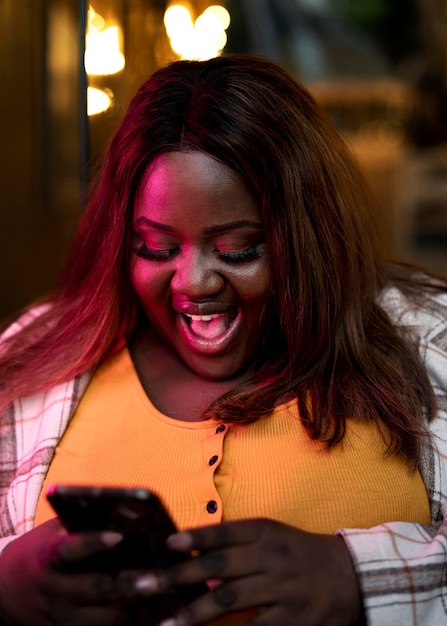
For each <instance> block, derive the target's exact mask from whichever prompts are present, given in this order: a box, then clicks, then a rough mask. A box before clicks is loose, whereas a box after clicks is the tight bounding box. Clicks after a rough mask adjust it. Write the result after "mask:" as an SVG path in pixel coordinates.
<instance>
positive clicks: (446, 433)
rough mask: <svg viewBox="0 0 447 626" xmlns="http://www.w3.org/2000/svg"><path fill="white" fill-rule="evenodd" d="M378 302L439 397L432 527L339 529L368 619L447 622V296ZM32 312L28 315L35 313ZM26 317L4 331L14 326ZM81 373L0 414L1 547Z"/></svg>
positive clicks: (35, 483)
mask: <svg viewBox="0 0 447 626" xmlns="http://www.w3.org/2000/svg"><path fill="white" fill-rule="evenodd" d="M382 305H383V307H384V308H385V309H386V310H387V311H388V313H389V314H390V315H391V317H392V318H393V320H394V321H395V323H396V324H399V325H403V326H405V327H406V328H407V329H409V330H410V331H411V333H412V336H413V337H414V340H415V341H416V342H417V343H418V345H419V350H420V354H421V356H422V359H423V361H424V363H425V366H426V368H427V372H428V375H429V377H430V380H431V383H432V386H433V389H434V391H435V393H436V396H437V399H438V414H437V418H436V419H435V420H434V422H432V423H431V424H430V429H431V432H432V433H433V445H430V446H427V447H426V448H425V449H424V451H423V459H422V463H421V467H420V469H421V473H422V476H423V479H424V482H425V485H426V488H427V491H428V494H429V498H430V503H431V511H432V526H430V527H426V526H422V525H421V524H412V523H408V522H405V523H403V522H392V523H387V524H381V525H379V526H375V527H373V528H368V529H352V528H350V529H340V530H339V531H338V532H339V534H341V535H342V536H343V538H344V540H345V542H346V544H347V546H348V549H349V550H350V553H351V556H352V558H353V561H354V565H355V568H356V572H357V577H358V580H359V584H360V588H361V591H362V594H363V601H364V606H365V609H366V615H367V623H368V624H370V625H371V626H400V625H402V626H403V625H405V626H409V625H412V626H422V625H424V626H425V625H429V624H430V625H431V624H442V623H447V514H446V513H447V510H446V502H447V295H442V296H439V297H437V298H436V299H434V300H433V306H430V308H429V309H414V308H412V307H411V306H409V305H408V303H407V301H406V300H405V299H404V298H403V296H402V295H401V294H400V293H399V292H398V291H397V290H396V289H390V290H388V291H387V292H386V293H385V295H384V296H383V299H382ZM38 314H39V312H38V311H31V313H29V314H28V316H29V315H32V316H34V315H38ZM26 321H27V319H26V317H25V318H22V319H21V320H19V322H16V323H15V324H14V325H13V326H12V327H11V328H10V329H8V331H7V333H6V334H10V333H14V332H17V330H18V329H20V327H21V326H22V325H24V324H25V323H26ZM89 380H90V374H89V373H86V374H84V375H83V376H80V377H78V378H76V379H74V380H71V381H68V382H66V383H63V384H61V385H58V386H57V387H54V388H53V389H50V390H48V391H46V392H45V393H41V394H36V395H35V396H32V397H29V398H24V399H20V400H17V401H16V402H14V404H13V405H12V406H11V408H10V409H9V410H8V411H7V412H6V413H5V414H4V415H3V416H2V417H1V422H0V425H1V428H0V551H1V549H3V548H4V547H5V546H6V545H7V544H8V543H9V542H10V541H12V540H13V539H14V538H15V537H17V536H18V535H21V534H22V533H24V532H27V531H29V530H31V529H32V528H33V524H34V515H35V511H36V506H37V501H38V498H39V495H40V491H41V488H42V483H43V480H44V478H45V475H46V473H47V470H48V467H49V464H50V463H51V459H52V457H53V454H54V450H55V447H56V446H57V444H58V442H59V441H60V439H61V437H62V435H63V433H64V432H65V429H66V427H67V424H68V422H69V420H70V418H71V416H72V415H73V413H74V411H75V409H76V406H77V404H78V402H79V399H80V398H81V396H82V394H83V392H84V390H85V388H86V386H87V384H88V382H89Z"/></svg>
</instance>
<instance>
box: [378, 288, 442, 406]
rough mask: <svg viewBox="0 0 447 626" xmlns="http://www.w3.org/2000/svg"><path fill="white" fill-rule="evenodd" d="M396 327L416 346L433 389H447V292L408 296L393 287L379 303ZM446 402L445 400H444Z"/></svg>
mask: <svg viewBox="0 0 447 626" xmlns="http://www.w3.org/2000/svg"><path fill="white" fill-rule="evenodd" d="M379 303H380V305H381V306H382V308H383V309H384V310H385V311H386V313H387V314H388V315H389V317H390V318H391V320H392V322H393V323H394V324H395V326H396V327H398V328H400V329H401V330H402V332H403V333H404V334H405V337H406V338H407V339H408V340H409V341H410V342H411V343H413V345H415V346H416V347H417V349H418V351H419V354H420V356H421V359H422V361H423V363H424V365H425V367H426V370H427V374H428V376H429V378H430V380H431V383H432V385H433V387H434V388H435V390H436V389H438V390H443V393H445V392H446V390H447V292H427V291H425V292H422V293H421V295H420V296H418V297H417V298H413V297H409V296H407V295H406V294H404V293H403V292H402V291H401V290H399V289H398V288H396V287H390V288H388V289H386V290H385V291H384V292H383V293H382V295H381V297H380V301H379ZM446 399H447V398H446Z"/></svg>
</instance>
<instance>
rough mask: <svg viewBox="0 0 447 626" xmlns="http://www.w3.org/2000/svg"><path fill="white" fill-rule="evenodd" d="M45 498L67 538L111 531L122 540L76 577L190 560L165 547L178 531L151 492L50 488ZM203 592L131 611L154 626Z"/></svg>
mask: <svg viewBox="0 0 447 626" xmlns="http://www.w3.org/2000/svg"><path fill="white" fill-rule="evenodd" d="M47 498H48V501H49V502H50V504H51V505H52V507H53V508H54V510H55V511H56V513H57V514H58V516H59V518H60V519H61V521H62V523H63V524H64V526H65V528H66V529H67V530H68V531H69V532H73V533H76V532H91V531H104V530H112V531H116V532H120V533H122V534H123V537H124V538H123V540H122V541H121V542H120V543H119V544H117V545H116V546H114V547H113V548H112V549H110V550H107V551H106V552H104V553H100V554H98V555H95V556H94V557H92V558H90V559H86V560H84V561H83V562H82V564H80V565H79V566H78V567H77V571H79V570H81V571H108V572H111V573H112V574H117V573H118V572H119V571H121V570H123V569H143V570H145V569H151V568H158V567H167V566H169V565H173V564H175V563H179V562H181V561H182V560H184V559H186V558H188V556H187V555H185V554H182V553H178V552H175V551H173V550H169V548H167V547H166V545H165V542H166V539H167V538H168V536H169V535H171V534H172V533H174V532H175V531H176V526H175V524H174V522H173V521H172V519H171V517H170V515H169V513H168V512H167V510H166V508H165V507H164V505H163V504H162V502H161V500H160V499H159V497H158V496H157V495H156V494H154V493H152V492H150V491H148V490H147V489H127V488H110V487H77V486H72V485H51V486H50V487H49V488H48V491H47ZM205 591H207V586H206V585H205V584H197V585H188V586H185V587H179V588H178V589H177V590H176V591H175V592H172V593H167V594H163V595H160V596H157V598H156V600H155V599H154V600H150V601H149V600H147V601H144V600H143V601H141V602H140V603H136V604H134V605H133V610H134V611H135V610H136V611H137V612H138V613H139V615H140V618H139V619H136V618H135V619H134V620H132V621H134V622H135V623H139V621H141V620H142V621H143V622H144V621H145V622H146V623H154V624H156V623H158V621H160V619H162V618H163V617H165V616H167V615H171V614H172V613H174V612H175V610H176V609H178V608H180V607H181V606H183V605H185V604H189V603H190V602H192V601H193V600H194V599H196V598H197V597H199V596H200V595H202V594H203V593H204V592H205ZM145 613H148V615H145ZM141 614H143V615H144V618H141ZM147 620H149V621H147ZM157 620H158V621H157Z"/></svg>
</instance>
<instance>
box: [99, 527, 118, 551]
mask: <svg viewBox="0 0 447 626" xmlns="http://www.w3.org/2000/svg"><path fill="white" fill-rule="evenodd" d="M101 539H102V542H103V544H104V545H105V546H108V547H109V548H113V546H116V544H117V543H119V542H120V541H122V540H123V535H122V534H121V533H116V532H113V531H111V530H106V531H104V532H103V533H101Z"/></svg>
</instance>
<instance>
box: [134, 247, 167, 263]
mask: <svg viewBox="0 0 447 626" xmlns="http://www.w3.org/2000/svg"><path fill="white" fill-rule="evenodd" d="M133 252H135V254H136V255H137V256H139V257H141V258H143V259H148V260H149V261H168V260H169V259H170V258H172V257H173V256H174V255H175V253H176V252H178V248H171V249H168V250H156V249H155V248H149V246H147V245H146V244H145V243H143V244H141V246H139V247H137V248H133Z"/></svg>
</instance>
